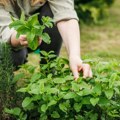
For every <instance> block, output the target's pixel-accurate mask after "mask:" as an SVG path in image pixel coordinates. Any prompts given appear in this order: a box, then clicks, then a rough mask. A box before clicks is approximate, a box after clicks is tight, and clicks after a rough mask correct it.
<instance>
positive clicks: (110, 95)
mask: <svg viewBox="0 0 120 120" xmlns="http://www.w3.org/2000/svg"><path fill="white" fill-rule="evenodd" d="M104 92H105V95H106V97H107V98H108V99H111V98H112V97H113V94H114V92H113V89H109V90H106V91H104Z"/></svg>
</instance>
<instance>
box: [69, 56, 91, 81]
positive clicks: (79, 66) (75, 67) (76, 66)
mask: <svg viewBox="0 0 120 120" xmlns="http://www.w3.org/2000/svg"><path fill="white" fill-rule="evenodd" d="M69 62H70V68H71V71H72V73H73V75H74V78H75V80H77V79H78V78H79V72H83V78H87V77H92V70H91V68H90V65H89V64H84V63H82V60H81V59H80V57H79V56H72V57H70V58H69Z"/></svg>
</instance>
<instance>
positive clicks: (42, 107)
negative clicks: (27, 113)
mask: <svg viewBox="0 0 120 120" xmlns="http://www.w3.org/2000/svg"><path fill="white" fill-rule="evenodd" d="M47 109H48V106H47V105H46V104H43V105H42V106H41V111H42V112H46V111H47Z"/></svg>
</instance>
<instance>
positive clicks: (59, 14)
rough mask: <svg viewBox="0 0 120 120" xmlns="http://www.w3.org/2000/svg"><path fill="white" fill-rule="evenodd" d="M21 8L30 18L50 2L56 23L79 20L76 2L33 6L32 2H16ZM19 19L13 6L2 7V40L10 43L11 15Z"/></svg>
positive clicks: (60, 0) (56, 1)
mask: <svg viewBox="0 0 120 120" xmlns="http://www.w3.org/2000/svg"><path fill="white" fill-rule="evenodd" d="M16 1H17V4H18V6H19V8H20V9H21V10H22V11H24V12H25V15H26V16H30V15H31V14H32V12H34V11H35V10H37V9H39V8H40V7H41V6H43V5H44V4H45V2H46V1H48V3H49V5H50V8H51V10H52V12H53V15H54V18H53V19H54V22H55V23H56V22H58V21H61V20H68V19H77V20H78V17H77V14H76V11H75V10H74V0H41V2H39V3H36V4H34V5H31V1H30V0H16ZM43 1H44V2H43ZM9 13H10V14H11V15H13V16H15V17H17V15H16V14H15V11H14V9H13V7H12V5H11V4H8V5H7V7H6V8H4V7H3V6H2V5H0V39H2V40H5V41H9V40H10V37H11V34H12V32H13V30H12V29H9V27H8V25H9V24H10V23H11V18H10V14H9Z"/></svg>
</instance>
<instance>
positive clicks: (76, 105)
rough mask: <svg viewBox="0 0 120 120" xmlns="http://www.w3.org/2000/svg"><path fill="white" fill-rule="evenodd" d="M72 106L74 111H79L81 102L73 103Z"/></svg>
mask: <svg viewBox="0 0 120 120" xmlns="http://www.w3.org/2000/svg"><path fill="white" fill-rule="evenodd" d="M73 107H74V109H75V111H76V112H80V110H81V107H82V104H81V103H75V104H74V106H73Z"/></svg>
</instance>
